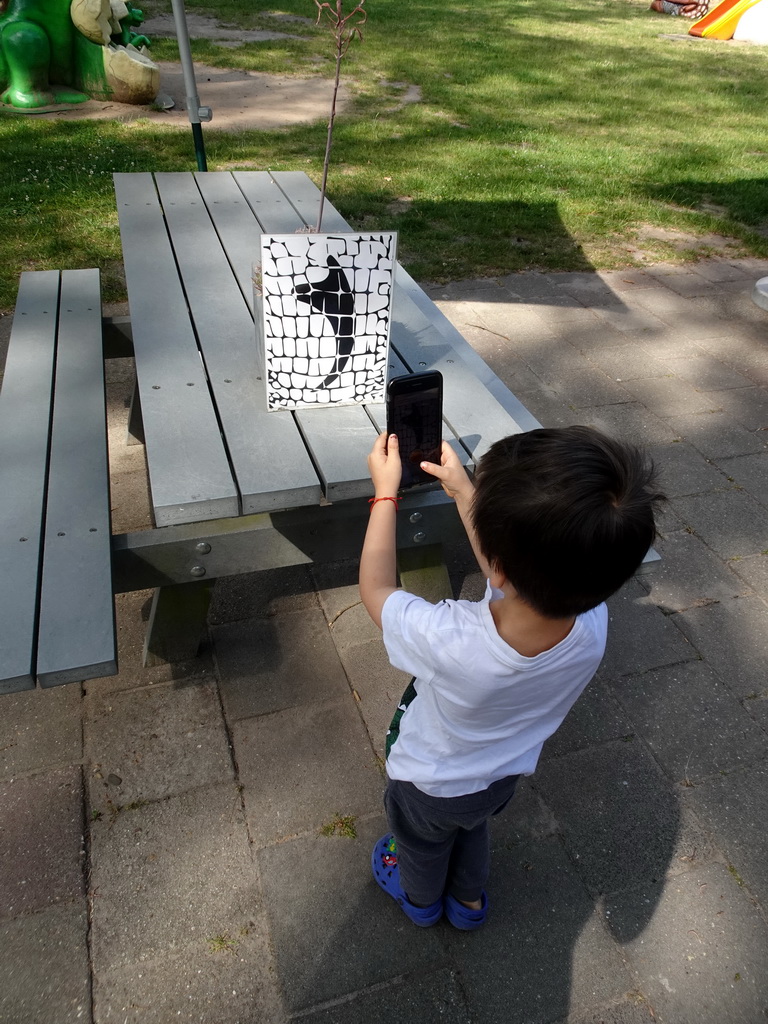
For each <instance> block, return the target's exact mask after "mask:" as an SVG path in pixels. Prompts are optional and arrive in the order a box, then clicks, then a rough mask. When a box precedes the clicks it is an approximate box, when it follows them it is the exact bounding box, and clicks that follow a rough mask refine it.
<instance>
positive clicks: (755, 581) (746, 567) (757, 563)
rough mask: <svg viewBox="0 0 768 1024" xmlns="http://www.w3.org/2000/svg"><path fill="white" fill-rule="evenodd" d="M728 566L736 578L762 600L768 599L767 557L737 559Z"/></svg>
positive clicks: (753, 556)
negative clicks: (742, 581) (755, 592)
mask: <svg viewBox="0 0 768 1024" xmlns="http://www.w3.org/2000/svg"><path fill="white" fill-rule="evenodd" d="M730 565H731V569H732V570H733V572H734V573H735V575H736V576H738V577H739V578H740V579H742V580H744V582H745V583H746V584H747V585H748V586H750V587H752V589H753V590H755V591H757V593H758V594H760V596H761V597H762V598H768V557H766V555H765V554H763V553H760V554H759V555H752V556H751V557H750V558H737V559H734V561H732V562H731V563H730Z"/></svg>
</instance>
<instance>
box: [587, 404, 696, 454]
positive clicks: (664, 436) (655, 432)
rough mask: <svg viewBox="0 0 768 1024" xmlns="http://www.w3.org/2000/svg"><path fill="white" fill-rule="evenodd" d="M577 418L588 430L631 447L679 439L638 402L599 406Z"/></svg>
mask: <svg viewBox="0 0 768 1024" xmlns="http://www.w3.org/2000/svg"><path fill="white" fill-rule="evenodd" d="M580 415H581V421H582V422H583V423H585V424H586V425H587V426H591V427H597V429H598V430H602V431H603V432H604V433H606V434H608V435H610V436H611V437H618V438H621V439H622V440H623V441H629V442H630V444H637V445H644V446H648V445H654V444H669V443H670V442H671V441H674V440H676V439H677V438H679V436H680V435H679V433H678V432H677V431H675V430H674V429H673V428H672V427H671V426H670V424H669V423H667V422H666V421H665V420H663V419H661V418H660V417H659V416H657V415H656V414H655V413H653V412H651V410H650V409H647V408H646V407H645V406H644V405H642V404H641V403H640V402H626V403H624V404H623V405H601V406H599V407H598V408H595V409H588V410H587V409H585V410H583V411H582V412H581V414H580Z"/></svg>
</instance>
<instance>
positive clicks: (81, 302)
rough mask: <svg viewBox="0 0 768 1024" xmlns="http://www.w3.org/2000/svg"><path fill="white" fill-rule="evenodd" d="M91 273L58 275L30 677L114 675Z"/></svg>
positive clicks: (97, 313) (102, 410) (99, 362)
mask: <svg viewBox="0 0 768 1024" xmlns="http://www.w3.org/2000/svg"><path fill="white" fill-rule="evenodd" d="M106 419H107V412H106V401H105V394H104V362H103V358H102V341H101V291H100V285H99V272H98V270H65V271H63V273H62V275H61V303H60V307H59V332H58V348H57V357H56V378H55V387H54V396H53V418H52V422H51V450H50V459H49V471H48V499H47V506H46V526H45V548H44V555H43V574H42V585H41V593H40V626H39V641H38V653H37V678H38V681H39V683H40V685H41V686H54V685H58V684H60V683H68V682H75V681H78V680H81V679H90V678H93V677H94V676H103V675H110V674H113V673H114V672H116V671H117V651H116V645H115V619H114V602H113V600H112V572H111V536H110V508H109V467H108V463H107V427H106Z"/></svg>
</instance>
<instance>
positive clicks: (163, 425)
mask: <svg viewBox="0 0 768 1024" xmlns="http://www.w3.org/2000/svg"><path fill="white" fill-rule="evenodd" d="M114 178H115V192H116V197H117V206H118V212H119V219H120V235H121V238H122V243H123V262H124V264H125V276H126V282H127V286H128V297H129V304H130V309H131V325H132V329H133V347H134V353H135V359H136V374H137V378H138V382H139V391H140V396H141V412H142V418H143V421H144V432H145V439H146V454H147V465H148V469H149V479H150V489H151V492H152V504H153V506H154V510H155V521H156V523H157V525H158V526H167V525H170V524H171V523H181V522H193V521H196V520H203V519H214V518H217V517H219V516H232V515H237V514H238V513H239V511H240V501H239V497H238V493H237V488H236V487H235V484H234V480H233V478H232V471H231V469H230V466H229V461H228V459H227V454H226V451H225V449H224V444H223V442H222V439H221V433H220V429H219V424H218V421H217V419H216V414H215V411H214V408H213V403H212V400H211V395H210V393H209V391H208V382H207V380H206V376H205V371H204V369H203V365H202V362H201V359H200V352H199V350H198V348H197V342H196V340H195V334H194V330H193V328H192V324H191V322H190V319H189V312H188V309H187V304H186V300H185V297H184V292H183V290H182V287H181V282H180V281H179V276H178V272H177V268H176V261H175V258H174V254H173V250H172V249H171V243H170V241H169V239H168V234H167V231H166V228H165V221H164V220H163V215H162V211H161V209H160V205H159V202H158V200H157V195H156V192H155V186H154V182H153V181H152V176H151V175H149V174H115V176H114ZM203 486H204V488H205V489H204V490H203Z"/></svg>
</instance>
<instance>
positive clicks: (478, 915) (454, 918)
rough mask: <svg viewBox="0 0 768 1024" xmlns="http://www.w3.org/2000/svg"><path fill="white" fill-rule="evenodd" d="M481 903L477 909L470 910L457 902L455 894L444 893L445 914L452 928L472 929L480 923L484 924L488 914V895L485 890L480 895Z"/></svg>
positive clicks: (465, 930) (466, 930) (468, 930)
mask: <svg viewBox="0 0 768 1024" xmlns="http://www.w3.org/2000/svg"><path fill="white" fill-rule="evenodd" d="M480 898H481V900H482V902H483V905H482V907H481V908H480V909H479V910H470V909H469V907H465V906H464V904H463V903H459V901H458V900H457V899H456V897H455V896H451V894H450V893H449V892H447V893H446V894H445V916H446V917H447V918H448V920H449V921H450V922H451V924H452V925H453V927H454V928H460V929H461V930H462V931H463V932H471V931H474V930H475V928H479V927H480V925H482V924H485V918H486V917H487V915H488V897H487V896H486V894H485V892H483V895H482V896H481V897H480Z"/></svg>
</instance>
